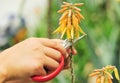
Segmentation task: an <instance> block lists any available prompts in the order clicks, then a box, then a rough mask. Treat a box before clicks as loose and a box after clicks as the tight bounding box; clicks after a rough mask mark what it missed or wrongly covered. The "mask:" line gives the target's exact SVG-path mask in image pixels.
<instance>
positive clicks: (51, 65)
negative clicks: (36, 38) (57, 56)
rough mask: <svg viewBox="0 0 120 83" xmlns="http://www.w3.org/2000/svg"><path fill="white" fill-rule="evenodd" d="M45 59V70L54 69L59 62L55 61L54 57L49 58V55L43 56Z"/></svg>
mask: <svg viewBox="0 0 120 83" xmlns="http://www.w3.org/2000/svg"><path fill="white" fill-rule="evenodd" d="M45 59H46V60H45V61H44V66H45V68H46V69H47V70H49V71H52V70H55V69H56V68H57V67H58V66H59V63H58V62H57V61H55V60H54V59H51V58H50V57H47V56H46V58H45Z"/></svg>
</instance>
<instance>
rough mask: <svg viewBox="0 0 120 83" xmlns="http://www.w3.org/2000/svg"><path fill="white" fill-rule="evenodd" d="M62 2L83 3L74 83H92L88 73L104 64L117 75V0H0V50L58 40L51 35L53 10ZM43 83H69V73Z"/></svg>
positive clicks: (119, 52)
mask: <svg viewBox="0 0 120 83" xmlns="http://www.w3.org/2000/svg"><path fill="white" fill-rule="evenodd" d="M63 1H67V2H70V3H80V2H81V3H84V5H83V6H81V7H80V8H81V9H82V11H81V13H82V15H83V16H84V17H85V20H82V21H81V23H80V26H81V27H82V29H83V30H84V31H85V32H86V33H87V37H86V38H84V39H82V40H81V41H79V42H78V43H77V44H76V45H75V48H76V49H77V51H78V54H77V56H74V57H73V58H74V62H73V64H74V66H73V68H74V76H75V83H95V78H90V77H88V74H89V73H91V72H92V70H93V69H95V68H102V67H104V66H106V65H114V66H116V67H117V68H118V70H119V72H120V0H0V50H1V51H2V50H4V49H6V48H8V47H10V46H12V45H14V44H16V43H18V42H20V41H22V40H24V39H26V38H29V37H46V38H58V36H57V35H55V34H52V32H53V31H54V30H55V29H56V28H57V27H58V22H59V17H60V14H58V13H57V11H58V10H59V9H60V6H61V4H62V2H63ZM47 83H71V74H70V70H65V71H63V72H61V73H60V74H59V75H58V76H57V77H56V78H55V79H53V80H51V81H49V82H47ZM113 83H118V82H117V81H116V79H113Z"/></svg>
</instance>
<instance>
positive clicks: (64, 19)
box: [53, 2, 85, 40]
mask: <svg viewBox="0 0 120 83" xmlns="http://www.w3.org/2000/svg"><path fill="white" fill-rule="evenodd" d="M82 5H83V3H76V4H71V3H68V2H63V5H62V6H61V9H60V10H59V11H58V13H60V14H62V16H61V17H60V19H59V27H58V28H57V29H56V30H55V31H54V32H53V33H60V34H61V38H63V36H64V35H65V34H66V36H67V39H68V40H72V39H75V38H78V37H79V36H80V34H83V35H85V32H84V31H83V30H82V29H81V27H80V26H79V23H80V21H81V19H84V17H83V16H82V14H81V13H80V11H81V9H79V8H78V7H77V6H82Z"/></svg>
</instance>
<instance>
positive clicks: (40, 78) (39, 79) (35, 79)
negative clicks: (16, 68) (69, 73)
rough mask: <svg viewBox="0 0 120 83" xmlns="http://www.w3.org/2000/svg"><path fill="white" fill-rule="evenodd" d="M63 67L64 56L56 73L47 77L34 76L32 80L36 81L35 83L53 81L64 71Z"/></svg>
mask: <svg viewBox="0 0 120 83" xmlns="http://www.w3.org/2000/svg"><path fill="white" fill-rule="evenodd" d="M63 66H64V57H63V56H62V57H61V62H60V65H59V66H58V68H57V69H56V70H55V71H54V72H52V73H50V74H48V75H46V76H38V75H34V76H32V80H33V81H35V82H46V81H49V80H51V79H53V78H54V77H56V76H57V75H58V74H59V73H60V72H61V71H62V69H63Z"/></svg>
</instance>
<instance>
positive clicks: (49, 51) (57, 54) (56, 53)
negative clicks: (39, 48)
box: [44, 47, 61, 62]
mask: <svg viewBox="0 0 120 83" xmlns="http://www.w3.org/2000/svg"><path fill="white" fill-rule="evenodd" d="M44 53H45V55H47V56H48V57H50V58H53V59H54V60H56V61H58V62H59V61H60V59H61V53H60V52H59V51H57V50H55V49H52V48H48V47H45V48H44Z"/></svg>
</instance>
